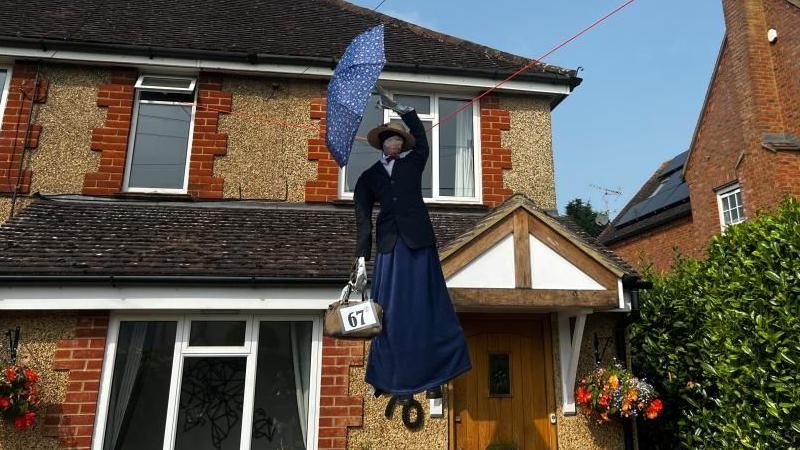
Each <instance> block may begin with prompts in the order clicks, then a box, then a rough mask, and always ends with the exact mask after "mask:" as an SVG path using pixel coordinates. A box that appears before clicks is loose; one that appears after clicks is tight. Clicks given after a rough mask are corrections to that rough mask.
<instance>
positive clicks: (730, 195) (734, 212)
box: [717, 183, 746, 231]
mask: <svg viewBox="0 0 800 450" xmlns="http://www.w3.org/2000/svg"><path fill="white" fill-rule="evenodd" d="M717 205H718V207H719V220H720V224H721V226H722V231H725V228H726V227H728V226H730V225H736V224H737V223H741V222H744V221H745V219H746V217H745V215H744V204H743V203H742V188H741V186H739V183H736V184H733V185H731V186H727V187H725V188H723V189H721V190H719V191H717Z"/></svg>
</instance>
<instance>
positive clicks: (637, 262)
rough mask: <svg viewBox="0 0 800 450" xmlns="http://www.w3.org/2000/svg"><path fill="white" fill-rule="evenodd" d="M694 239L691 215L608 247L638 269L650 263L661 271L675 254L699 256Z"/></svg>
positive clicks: (668, 265)
mask: <svg viewBox="0 0 800 450" xmlns="http://www.w3.org/2000/svg"><path fill="white" fill-rule="evenodd" d="M694 239H695V236H694V227H693V225H692V218H691V217H685V218H682V219H679V220H676V221H675V222H672V223H669V224H666V225H663V226H661V227H657V228H653V229H652V230H649V231H647V232H645V233H642V234H640V235H638V236H636V237H635V238H633V239H628V240H625V241H621V242H619V243H616V244H611V245H609V246H608V247H609V248H610V249H612V250H614V252H615V253H616V254H617V255H619V256H621V257H622V258H623V259H624V260H625V261H627V262H628V263H630V264H632V265H633V266H634V267H635V268H636V269H638V270H642V269H644V268H646V267H652V268H653V270H654V271H656V272H665V271H667V270H669V269H670V267H672V263H673V262H674V260H675V255H676V254H681V255H686V256H691V257H698V256H700V251H699V249H698V248H697V247H696V246H695V244H694Z"/></svg>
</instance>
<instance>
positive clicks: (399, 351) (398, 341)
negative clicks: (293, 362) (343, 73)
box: [354, 87, 471, 404]
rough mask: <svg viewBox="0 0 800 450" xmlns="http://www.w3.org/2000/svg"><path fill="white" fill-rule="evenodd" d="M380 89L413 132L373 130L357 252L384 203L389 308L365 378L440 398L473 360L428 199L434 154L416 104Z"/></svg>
mask: <svg viewBox="0 0 800 450" xmlns="http://www.w3.org/2000/svg"><path fill="white" fill-rule="evenodd" d="M378 91H379V93H380V95H381V101H380V103H379V106H381V107H383V108H388V109H391V110H393V111H395V112H397V113H398V114H400V116H401V117H402V119H403V122H404V123H405V124H406V125H407V126H408V129H409V130H410V133H409V131H406V130H405V129H404V128H403V127H402V125H400V124H393V123H389V124H385V125H383V126H380V127H377V128H375V129H373V130H372V131H370V132H369V134H368V135H367V140H368V141H369V144H370V145H371V146H372V147H374V148H376V149H378V150H380V151H381V152H382V155H381V157H380V160H379V161H377V162H376V163H375V164H374V165H372V166H371V167H369V168H368V169H366V170H365V171H364V172H363V173H362V174H361V176H360V177H359V178H358V182H357V183H356V187H355V192H354V200H355V210H356V220H357V233H358V244H357V250H356V256H357V257H358V258H365V259H369V258H370V255H371V250H372V248H371V247H372V209H373V204H374V203H375V201H378V202H379V203H380V213H379V214H378V218H377V225H376V242H377V258H376V261H375V273H374V274H373V280H372V298H373V299H375V301H377V302H378V303H379V304H380V305H381V306H382V307H383V311H384V324H383V327H384V328H383V332H382V333H381V334H380V335H378V336H377V337H375V338H373V340H372V345H371V347H370V352H369V359H368V362H367V373H366V381H367V383H369V384H370V385H372V386H373V388H374V389H375V395H376V396H379V395H381V394H389V395H392V396H396V397H398V400H399V402H400V403H401V404H403V403H407V402H408V401H409V400H410V399H411V398H412V396H413V395H414V394H416V393H419V392H423V391H425V392H426V394H427V396H428V397H429V398H439V397H441V385H442V384H444V383H447V382H448V381H450V380H452V379H453V378H455V377H457V376H458V375H460V374H462V373H464V372H466V371H468V370H470V368H471V364H470V360H469V353H468V350H467V343H466V339H465V338H464V333H463V331H462V329H461V326H460V324H459V322H458V317H457V316H456V313H455V310H454V308H453V304H452V302H451V301H450V296H449V294H448V292H447V287H446V286H445V280H444V275H443V274H442V267H441V264H440V262H439V255H438V252H437V251H436V237H435V236H434V231H433V226H432V224H431V220H430V217H429V215H428V210H427V208H426V206H425V203H424V202H423V199H422V172H423V170H424V169H425V164H426V163H427V161H428V158H429V154H430V147H429V145H428V140H427V137H426V135H425V129H424V128H423V125H422V122H421V121H420V120H419V117H417V113H416V111H414V109H413V108H411V107H408V106H405V105H400V104H398V103H396V102H394V101H393V99H392V97H391V96H390V95H389V94H388V93H387V92H386V91H384V90H383V89H381V88H380V87H378ZM360 266H361V267H363V265H360Z"/></svg>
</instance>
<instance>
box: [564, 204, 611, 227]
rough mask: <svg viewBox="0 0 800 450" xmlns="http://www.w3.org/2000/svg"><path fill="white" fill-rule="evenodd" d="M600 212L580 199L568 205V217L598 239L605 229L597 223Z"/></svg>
mask: <svg viewBox="0 0 800 450" xmlns="http://www.w3.org/2000/svg"><path fill="white" fill-rule="evenodd" d="M598 214H600V212H598V211H595V210H593V209H592V203H591V202H586V203H584V202H583V200H581V199H580V198H576V199H574V200H572V201H570V202H569V203H567V216H568V217H569V218H571V219H572V221H573V222H575V223H576V224H577V225H578V226H579V227H581V228H582V229H583V231H585V232H587V233H589V235H591V236H593V237H597V236H599V235H600V233H601V232H602V231H603V228H605V227H602V226H600V225H598V224H597V222H595V220H596V219H597V215H598Z"/></svg>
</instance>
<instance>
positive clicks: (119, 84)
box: [83, 70, 138, 195]
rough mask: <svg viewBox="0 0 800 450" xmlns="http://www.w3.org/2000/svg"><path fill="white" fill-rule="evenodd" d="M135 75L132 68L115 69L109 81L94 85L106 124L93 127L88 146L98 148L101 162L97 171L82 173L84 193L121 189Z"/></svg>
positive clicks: (109, 191) (92, 193)
mask: <svg viewBox="0 0 800 450" xmlns="http://www.w3.org/2000/svg"><path fill="white" fill-rule="evenodd" d="M137 75H138V74H137V73H136V71H133V70H116V71H114V72H113V73H112V75H111V83H109V84H106V85H103V86H100V87H98V89H97V105H98V106H104V107H106V108H108V110H107V113H106V123H105V126H103V127H102V128H95V129H94V130H92V143H91V149H92V150H94V151H96V152H100V164H99V165H98V168H97V172H91V173H87V174H86V176H85V177H84V180H83V193H84V194H86V195H111V194H115V193H117V192H120V191H121V190H122V178H123V176H124V174H125V162H126V154H127V151H128V135H129V133H130V128H131V116H132V115H133V99H134V89H133V85H134V84H135V83H136V77H137Z"/></svg>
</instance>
